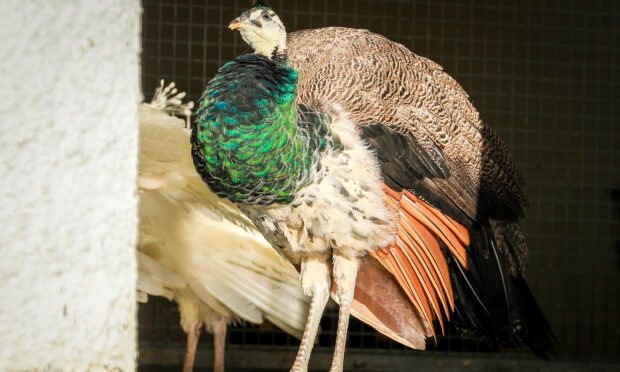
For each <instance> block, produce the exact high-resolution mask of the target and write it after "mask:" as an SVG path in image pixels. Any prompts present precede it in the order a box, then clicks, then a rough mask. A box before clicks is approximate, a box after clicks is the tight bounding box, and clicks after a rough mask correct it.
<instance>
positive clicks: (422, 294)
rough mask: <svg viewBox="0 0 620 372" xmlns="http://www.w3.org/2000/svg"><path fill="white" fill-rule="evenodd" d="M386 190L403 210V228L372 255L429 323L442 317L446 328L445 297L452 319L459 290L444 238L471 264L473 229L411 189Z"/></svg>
mask: <svg viewBox="0 0 620 372" xmlns="http://www.w3.org/2000/svg"><path fill="white" fill-rule="evenodd" d="M384 190H385V193H386V199H387V204H388V205H390V206H393V207H394V208H396V209H397V210H398V212H399V215H400V219H399V225H398V233H397V236H396V240H395V241H394V242H393V243H392V244H390V245H389V246H388V247H385V248H383V249H380V250H377V251H374V252H371V255H372V256H373V257H374V258H375V259H377V261H379V262H380V263H381V264H382V265H383V266H384V267H385V269H386V270H387V271H389V272H391V273H392V274H393V275H394V277H395V278H396V280H397V281H398V283H399V284H400V285H401V287H402V288H403V290H404V291H405V293H406V294H407V296H408V297H409V299H410V300H411V303H413V305H414V306H415V308H416V309H417V311H418V312H419V313H420V314H422V316H423V317H424V319H425V320H426V322H427V323H429V324H433V319H437V320H438V321H439V324H440V326H441V331H442V333H443V331H444V325H443V324H444V323H443V316H442V312H441V310H440V306H439V303H441V308H442V309H443V314H445V316H446V319H448V320H450V314H451V312H452V311H454V294H453V292H452V285H451V283H450V274H449V271H448V264H447V262H446V258H445V257H444V253H443V252H442V251H441V249H440V247H439V241H441V242H443V243H444V244H445V245H446V246H447V247H448V249H449V250H450V252H451V254H453V255H454V256H455V257H456V258H457V260H459V262H460V263H461V265H463V267H467V266H468V258H467V252H466V250H465V246H466V245H467V244H469V234H468V232H467V229H465V228H464V227H463V226H461V225H460V224H459V223H458V222H456V221H454V220H453V219H451V218H450V217H448V216H446V215H444V214H443V213H441V212H440V211H439V210H437V209H435V208H434V207H432V206H430V205H428V204H426V203H425V202H424V201H422V200H421V199H419V198H416V197H415V196H413V195H412V194H411V193H409V192H408V191H406V190H403V191H400V192H397V191H394V190H392V189H391V188H389V187H388V186H385V187H384ZM448 304H449V305H448ZM448 306H449V307H448ZM434 334H435V333H434V332H433V335H434Z"/></svg>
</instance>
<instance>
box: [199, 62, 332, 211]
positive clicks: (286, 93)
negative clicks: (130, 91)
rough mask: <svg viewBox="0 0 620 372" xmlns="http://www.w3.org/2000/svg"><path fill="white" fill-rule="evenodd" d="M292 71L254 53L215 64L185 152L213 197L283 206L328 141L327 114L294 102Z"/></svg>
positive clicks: (305, 180) (305, 181) (313, 167)
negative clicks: (188, 151) (216, 69)
mask: <svg viewBox="0 0 620 372" xmlns="http://www.w3.org/2000/svg"><path fill="white" fill-rule="evenodd" d="M296 88H297V71H295V70H294V69H292V68H290V67H287V66H286V62H285V61H280V60H275V61H274V60H271V59H269V58H267V57H265V56H262V55H259V54H248V55H243V56H240V57H237V58H236V59H234V60H233V61H231V62H228V63H227V64H225V65H224V66H223V67H222V68H220V70H219V72H218V74H217V75H216V77H215V78H213V79H212V80H211V81H210V82H209V83H208V85H207V88H206V90H205V92H204V93H203V95H202V98H201V100H200V103H199V108H198V115H197V121H196V126H195V128H194V130H193V131H192V137H191V141H192V156H193V158H194V163H195V165H196V168H197V170H198V172H199V173H200V175H201V177H202V178H203V180H204V181H205V182H206V183H207V184H208V185H209V186H210V187H211V189H212V190H213V191H214V192H215V193H217V194H218V195H219V196H222V197H227V198H229V199H231V200H232V201H234V202H238V203H244V204H272V203H280V204H288V203H290V202H292V201H293V199H294V198H295V195H296V192H297V191H299V190H300V189H301V188H303V187H304V186H306V185H308V184H309V183H310V182H312V181H313V180H314V175H316V171H317V170H318V169H319V168H320V167H319V159H320V152H321V151H324V150H325V148H326V147H327V145H328V144H331V145H332V146H333V140H332V139H331V133H330V130H329V120H330V119H329V117H327V116H326V115H325V114H320V113H317V112H315V111H312V110H310V109H308V108H307V107H304V106H297V105H296V104H295V91H296Z"/></svg>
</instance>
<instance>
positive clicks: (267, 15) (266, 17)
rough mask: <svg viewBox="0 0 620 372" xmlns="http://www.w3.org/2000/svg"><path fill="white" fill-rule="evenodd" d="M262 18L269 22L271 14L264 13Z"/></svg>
mask: <svg viewBox="0 0 620 372" xmlns="http://www.w3.org/2000/svg"><path fill="white" fill-rule="evenodd" d="M263 20H265V21H267V22H269V21H271V16H270V15H269V14H267V13H265V14H263Z"/></svg>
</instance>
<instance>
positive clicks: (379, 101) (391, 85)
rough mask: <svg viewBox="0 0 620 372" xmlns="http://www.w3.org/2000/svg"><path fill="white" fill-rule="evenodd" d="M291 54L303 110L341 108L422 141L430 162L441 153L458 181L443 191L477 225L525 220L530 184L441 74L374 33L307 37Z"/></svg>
mask: <svg viewBox="0 0 620 372" xmlns="http://www.w3.org/2000/svg"><path fill="white" fill-rule="evenodd" d="M288 48H289V60H290V62H291V64H292V66H293V67H295V68H296V69H297V70H298V71H299V85H298V97H297V99H298V100H299V102H303V103H304V104H307V105H312V106H316V107H320V106H323V105H325V104H329V103H331V104H334V103H335V104H338V105H340V106H342V107H343V108H344V109H345V111H347V112H348V113H349V114H350V115H351V118H352V119H353V120H354V121H355V122H357V123H358V124H360V125H369V124H375V123H381V124H382V125H386V126H389V127H391V128H393V129H395V130H397V131H399V132H401V133H407V134H409V135H411V136H413V137H415V140H416V142H417V143H418V144H419V145H420V146H422V147H425V148H427V149H428V154H429V156H437V154H435V153H434V152H433V151H432V148H433V147H434V146H438V147H439V148H440V149H441V150H442V152H443V154H444V157H445V160H446V162H447V165H448V167H449V169H450V173H451V176H450V177H449V178H448V179H442V180H441V181H440V182H437V186H438V187H439V188H440V189H442V190H443V191H444V192H445V193H446V194H447V195H450V196H453V197H454V199H453V202H454V203H455V204H457V205H458V207H459V208H461V209H462V210H463V211H464V212H465V213H467V214H468V215H469V216H470V218H472V219H473V220H477V217H478V215H479V214H480V213H483V214H484V215H485V216H487V217H498V216H496V215H501V214H504V215H505V214H509V216H502V217H510V218H511V219H516V217H519V216H521V215H523V209H522V205H523V204H524V203H525V202H526V199H525V196H524V193H523V186H524V183H523V178H522V177H521V176H520V175H519V174H518V172H517V169H516V167H515V166H514V164H513V163H512V161H511V159H510V155H509V153H508V151H507V150H506V146H505V144H504V143H503V142H502V140H501V139H500V138H499V137H498V136H497V135H496V134H495V133H494V132H493V131H492V130H491V129H490V128H489V127H488V126H487V125H486V124H485V123H484V122H482V121H481V120H480V117H479V114H478V112H477V111H476V109H475V108H474V107H473V105H472V104H471V102H470V101H469V99H468V95H467V93H466V92H465V91H464V90H463V88H462V87H461V86H460V85H459V84H458V83H457V82H456V81H455V80H454V79H453V78H452V77H450V76H449V75H448V74H446V73H445V72H444V71H442V68H441V66H439V65H438V64H436V63H435V62H433V61H431V60H428V59H426V58H424V57H421V56H418V55H416V54H414V53H412V52H411V51H409V50H408V49H407V48H405V47H404V46H402V45H400V44H398V43H394V42H392V41H390V40H388V39H386V38H384V37H383V36H380V35H377V34H373V33H371V32H369V31H366V30H355V29H348V28H340V27H328V28H322V29H315V30H305V31H299V32H295V33H292V34H290V35H289V40H288ZM334 51H337V52H334ZM435 160H436V162H437V163H440V162H441V159H435Z"/></svg>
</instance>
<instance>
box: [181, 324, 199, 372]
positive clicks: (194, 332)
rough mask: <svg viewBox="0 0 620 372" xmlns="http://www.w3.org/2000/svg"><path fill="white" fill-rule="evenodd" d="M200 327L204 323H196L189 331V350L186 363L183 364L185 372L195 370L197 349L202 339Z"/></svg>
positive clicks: (187, 349) (186, 354)
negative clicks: (199, 340)
mask: <svg viewBox="0 0 620 372" xmlns="http://www.w3.org/2000/svg"><path fill="white" fill-rule="evenodd" d="M200 327H202V321H201V320H196V321H194V322H193V323H192V324H191V326H190V327H189V329H188V331H187V348H186V349H185V361H184V362H183V372H192V370H193V369H194V359H195V358H196V347H197V346H198V339H199V338H200Z"/></svg>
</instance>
